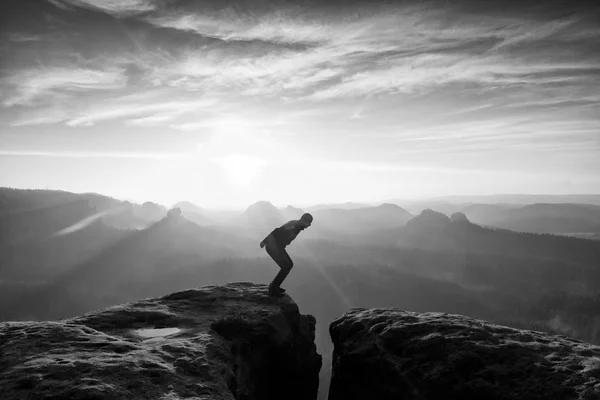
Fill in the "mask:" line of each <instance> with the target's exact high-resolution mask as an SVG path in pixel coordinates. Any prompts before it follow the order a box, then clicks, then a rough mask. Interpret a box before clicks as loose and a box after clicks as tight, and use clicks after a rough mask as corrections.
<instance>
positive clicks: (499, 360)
mask: <svg viewBox="0 0 600 400" xmlns="http://www.w3.org/2000/svg"><path fill="white" fill-rule="evenodd" d="M329 330H330V334H331V338H332V340H333V344H334V352H333V368H332V379H331V386H330V390H329V400H342V399H343V400H353V399H357V400H358V399H360V400H364V399H378V400H388V399H389V400H391V399H394V400H397V399H403V400H409V399H414V400H417V399H419V400H424V399H427V400H442V399H443V400H448V399H486V400H487V399H490V400H505V399H506V400H509V399H510V400H534V399H535V400H542V399H561V400H575V399H577V400H593V399H596V400H597V399H600V347H598V346H593V345H591V344H587V343H584V342H581V341H577V340H573V339H569V338H567V337H564V336H553V335H549V334H544V333H540V332H535V331H529V330H519V329H513V328H508V327H504V326H499V325H494V324H492V323H488V322H485V321H481V320H476V319H472V318H468V317H464V316H460V315H452V314H444V313H423V314H419V313H414V312H407V311H401V310H397V309H393V308H379V309H352V310H350V311H349V312H348V313H346V314H345V315H343V316H342V317H340V318H338V319H336V320H335V321H333V322H332V323H331V325H330V327H329Z"/></svg>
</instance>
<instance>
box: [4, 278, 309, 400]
mask: <svg viewBox="0 0 600 400" xmlns="http://www.w3.org/2000/svg"><path fill="white" fill-rule="evenodd" d="M266 291H267V286H266V285H257V284H253V283H249V282H240V283H230V284H226V285H221V286H205V287H201V288H197V289H190V290H185V291H182V292H177V293H172V294H169V295H167V296H163V297H159V298H154V299H146V300H141V301H138V302H133V303H129V304H123V305H119V306H114V307H109V308H106V309H103V310H99V311H95V312H91V313H87V314H84V315H82V316H80V317H76V318H70V319H66V320H61V321H46V322H7V323H0V354H2V357H0V370H1V371H3V373H2V375H1V376H0V398H1V399H2V400H13V399H22V398H25V397H27V398H49V397H53V396H56V397H57V398H58V397H61V398H94V399H106V400H108V399H118V398H128V399H134V400H137V399H139V400H142V399H148V398H149V397H148V394H149V393H152V397H151V398H156V399H159V398H161V399H162V398H164V399H166V398H168V399H173V400H179V399H189V398H206V399H228V400H232V399H241V398H243V399H273V400H275V399H280V398H282V396H284V397H285V398H287V399H297V400H314V399H315V398H316V396H317V390H318V382H319V378H318V374H319V370H320V368H321V356H320V355H318V354H317V352H316V347H315V344H314V339H315V323H316V322H315V319H314V317H312V316H307V315H301V314H300V313H299V311H298V306H297V305H296V303H295V302H294V301H293V300H292V299H291V297H290V296H288V295H286V296H284V297H283V298H281V299H274V298H272V297H269V296H268V295H267V294H266Z"/></svg>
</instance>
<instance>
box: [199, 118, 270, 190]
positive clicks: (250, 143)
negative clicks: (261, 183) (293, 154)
mask: <svg viewBox="0 0 600 400" xmlns="http://www.w3.org/2000/svg"><path fill="white" fill-rule="evenodd" d="M266 147H267V146H265V143H264V140H263V139H262V137H261V135H260V134H259V133H258V132H257V131H256V130H255V126H254V125H253V124H252V123H250V122H249V121H245V120H243V119H240V118H237V117H227V118H221V119H219V120H217V121H215V122H214V123H213V132H212V134H211V136H210V138H209V139H208V140H207V141H206V142H203V143H200V144H199V145H198V151H199V152H201V153H202V155H203V156H205V157H208V158H209V159H210V160H211V161H213V162H214V163H216V164H217V165H218V166H219V167H220V169H221V171H222V172H223V174H224V175H225V176H226V177H227V180H228V181H229V182H230V183H231V184H232V185H233V186H235V187H237V188H240V189H242V188H249V187H251V186H252V184H253V183H254V182H255V181H256V179H257V178H259V177H260V175H261V173H262V172H263V170H264V169H265V168H266V167H267V166H268V165H269V164H270V161H269V157H268V155H267V154H266V153H265V150H266Z"/></svg>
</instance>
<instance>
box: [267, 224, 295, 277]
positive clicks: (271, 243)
mask: <svg viewBox="0 0 600 400" xmlns="http://www.w3.org/2000/svg"><path fill="white" fill-rule="evenodd" d="M265 249H266V250H267V254H269V256H271V258H272V259H273V261H275V263H276V264H277V265H278V266H279V272H278V273H277V275H276V276H275V278H274V279H273V281H272V282H271V285H270V286H271V287H273V288H278V287H279V286H280V285H281V284H282V283H283V281H284V280H285V278H286V277H287V276H288V274H289V273H290V271H291V270H292V267H293V266H294V262H293V261H292V259H291V258H290V255H289V254H288V253H287V251H285V247H283V246H281V245H279V244H278V243H277V241H276V240H275V238H274V237H273V236H272V235H269V236H268V237H267V238H266V240H265Z"/></svg>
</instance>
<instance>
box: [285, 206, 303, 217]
mask: <svg viewBox="0 0 600 400" xmlns="http://www.w3.org/2000/svg"><path fill="white" fill-rule="evenodd" d="M281 212H282V214H283V216H284V217H285V219H286V220H292V219H300V217H302V214H304V210H302V209H301V208H297V207H292V206H287V207H285V208H282V209H281Z"/></svg>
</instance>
